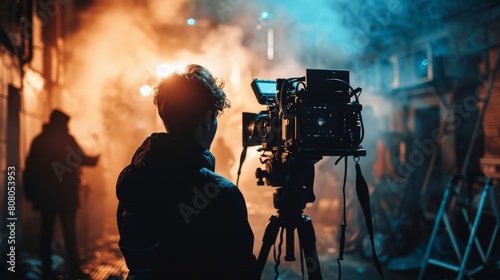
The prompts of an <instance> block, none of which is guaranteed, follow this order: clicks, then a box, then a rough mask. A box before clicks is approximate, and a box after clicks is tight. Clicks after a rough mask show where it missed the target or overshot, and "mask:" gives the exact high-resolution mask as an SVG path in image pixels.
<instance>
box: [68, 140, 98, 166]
mask: <svg viewBox="0 0 500 280" xmlns="http://www.w3.org/2000/svg"><path fill="white" fill-rule="evenodd" d="M71 140H72V142H73V146H74V147H75V149H76V151H78V152H79V153H80V154H81V156H82V161H81V163H80V165H83V166H96V165H97V162H98V161H99V157H100V156H101V155H97V156H88V155H87V154H85V152H84V151H83V150H82V148H81V147H80V145H78V143H77V142H76V140H75V139H74V138H73V137H71Z"/></svg>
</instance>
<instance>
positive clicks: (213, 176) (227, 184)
mask: <svg viewBox="0 0 500 280" xmlns="http://www.w3.org/2000/svg"><path fill="white" fill-rule="evenodd" d="M200 172H201V174H202V176H203V177H204V178H205V179H206V180H207V183H213V184H215V185H216V186H217V187H219V189H227V190H237V187H236V185H235V184H233V183H232V182H231V181H229V180H228V179H226V178H225V177H224V176H221V175H220V174H217V173H216V172H214V171H212V170H210V169H208V168H205V167H204V168H201V169H200Z"/></svg>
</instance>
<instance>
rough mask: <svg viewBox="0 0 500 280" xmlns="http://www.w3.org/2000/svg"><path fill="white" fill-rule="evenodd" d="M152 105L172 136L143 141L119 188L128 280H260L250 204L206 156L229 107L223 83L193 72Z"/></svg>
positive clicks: (159, 93)
mask: <svg viewBox="0 0 500 280" xmlns="http://www.w3.org/2000/svg"><path fill="white" fill-rule="evenodd" d="M154 102H155V104H156V106H157V107H158V113H159V115H160V117H161V119H162V120H163V124H164V126H165V128H166V130H167V133H153V134H152V135H151V136H149V137H148V138H146V140H145V141H144V142H143V143H142V145H141V146H140V147H139V148H138V149H137V151H136V153H135V155H134V156H133V158H132V162H131V163H130V165H128V166H127V167H125V169H124V170H123V171H122V172H121V174H120V176H119V178H118V182H117V186H116V193H117V197H118V199H119V201H120V202H119V206H118V211H117V219H118V228H119V231H120V242H119V245H120V249H121V250H122V253H123V255H124V257H125V261H126V263H127V266H128V268H129V269H130V272H129V278H130V277H133V279H151V278H154V279H219V280H220V279H258V275H256V259H255V256H254V255H253V241H254V236H253V233H252V230H251V228H250V225H249V223H248V215H247V208H246V204H245V200H244V198H243V195H242V194H241V192H240V190H239V189H238V188H237V187H236V186H235V185H234V184H233V183H231V182H230V181H228V180H226V179H225V178H224V177H222V176H220V175H218V174H216V173H215V172H214V169H215V166H214V163H215V159H214V156H213V155H212V153H211V152H210V151H209V148H210V146H211V144H212V141H213V139H214V136H215V133H216V131H217V126H218V122H217V116H218V114H220V113H222V111H223V110H224V109H225V108H228V107H229V101H228V100H227V99H226V95H225V93H224V91H223V90H222V84H217V83H216V81H215V80H214V78H213V77H212V75H211V74H210V73H209V72H208V70H206V69H205V68H203V67H202V66H199V65H189V66H188V67H187V68H186V72H185V73H182V74H171V75H169V76H167V77H166V78H164V79H163V80H162V81H161V82H160V83H159V85H158V86H157V87H156V89H155V97H154ZM130 279H132V278H130Z"/></svg>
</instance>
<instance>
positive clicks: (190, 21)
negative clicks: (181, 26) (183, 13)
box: [187, 18, 196, 25]
mask: <svg viewBox="0 0 500 280" xmlns="http://www.w3.org/2000/svg"><path fill="white" fill-rule="evenodd" d="M195 23H196V20H195V19H194V18H189V19H188V20H187V24H189V25H194V24H195Z"/></svg>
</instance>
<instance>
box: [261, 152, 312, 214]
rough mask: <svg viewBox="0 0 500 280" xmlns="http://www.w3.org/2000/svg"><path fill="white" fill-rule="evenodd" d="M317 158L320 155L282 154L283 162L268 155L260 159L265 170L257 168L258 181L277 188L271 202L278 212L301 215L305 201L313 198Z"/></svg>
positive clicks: (307, 201)
mask: <svg viewBox="0 0 500 280" xmlns="http://www.w3.org/2000/svg"><path fill="white" fill-rule="evenodd" d="M319 160H321V157H308V158H293V157H285V159H284V160H283V161H282V160H281V159H279V160H277V159H276V158H267V159H266V160H264V161H263V162H262V163H264V164H265V166H266V170H262V169H261V168H257V170H256V172H255V177H256V178H257V179H258V181H257V184H258V185H264V182H265V183H266V185H269V186H272V187H276V188H277V189H276V191H275V192H274V194H273V204H274V208H276V209H277V210H278V212H279V213H280V214H285V215H286V214H287V213H297V212H299V214H300V213H302V210H303V209H304V208H305V206H306V204H307V203H309V202H314V201H315V200H316V197H315V196H314V192H313V184H314V164H316V162H318V161H319Z"/></svg>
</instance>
